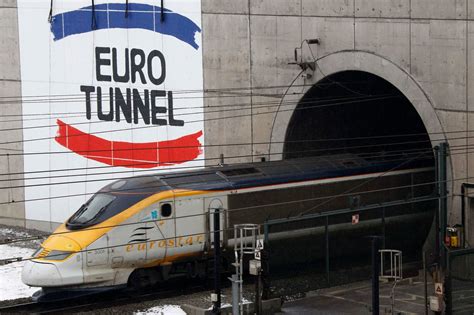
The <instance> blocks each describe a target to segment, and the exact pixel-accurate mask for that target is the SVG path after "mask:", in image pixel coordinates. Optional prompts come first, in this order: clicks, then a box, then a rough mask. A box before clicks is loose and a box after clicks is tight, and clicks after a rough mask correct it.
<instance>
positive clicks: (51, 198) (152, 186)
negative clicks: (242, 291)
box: [0, 159, 406, 205]
mask: <svg viewBox="0 0 474 315" xmlns="http://www.w3.org/2000/svg"><path fill="white" fill-rule="evenodd" d="M403 161H406V159H404V160H403ZM308 163H310V162H308ZM149 176H150V177H151V176H154V175H149ZM158 176H159V175H158ZM201 182H202V181H201V180H200V179H199V180H198V181H197V182H190V183H188V184H193V183H201ZM147 187H150V188H154V187H155V188H159V187H166V184H160V185H149V186H147ZM133 189H135V188H133ZM133 189H123V190H120V189H116V190H114V191H116V192H120V191H127V190H133ZM155 192H156V191H155ZM150 193H151V192H150ZM92 194H93V193H80V194H68V195H59V196H53V197H41V198H33V199H24V200H16V201H9V202H2V203H0V205H5V204H12V203H19V202H32V201H44V200H54V199H60V198H65V197H78V196H90V195H92Z"/></svg>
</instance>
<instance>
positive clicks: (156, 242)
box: [147, 200, 176, 262]
mask: <svg viewBox="0 0 474 315" xmlns="http://www.w3.org/2000/svg"><path fill="white" fill-rule="evenodd" d="M174 207H175V206H174V200H163V201H161V202H158V203H156V204H154V205H153V206H152V207H151V210H150V218H151V219H150V220H149V221H148V224H149V226H150V228H149V229H148V230H147V232H148V238H149V243H148V252H147V261H148V262H153V261H157V262H160V261H161V260H163V259H165V258H166V257H169V256H170V255H173V254H174V248H175V243H176V239H175V238H176V233H175V209H174Z"/></svg>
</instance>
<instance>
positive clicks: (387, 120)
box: [283, 71, 431, 159]
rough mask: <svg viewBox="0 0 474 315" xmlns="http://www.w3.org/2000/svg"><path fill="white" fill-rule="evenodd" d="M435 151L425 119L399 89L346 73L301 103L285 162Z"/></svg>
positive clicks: (324, 83)
mask: <svg viewBox="0 0 474 315" xmlns="http://www.w3.org/2000/svg"><path fill="white" fill-rule="evenodd" d="M430 150H431V142H430V138H429V135H428V133H427V131H426V128H425V126H424V123H423V121H422V119H421V118H420V116H419V115H418V113H417V111H416V109H415V108H414V107H413V105H412V104H411V103H410V101H409V100H408V99H407V98H406V97H405V96H404V95H403V94H402V93H401V92H400V91H399V90H398V89H397V88H396V87H395V86H393V85H392V84H391V83H389V82H387V81H386V80H384V79H382V78H380V77H378V76H376V75H373V74H370V73H367V72H361V71H344V72H339V73H336V74H333V75H330V76H328V77H326V78H324V79H322V80H321V81H319V82H318V83H317V84H316V85H314V86H313V87H312V88H310V89H309V91H308V92H307V93H306V94H305V95H304V96H303V97H302V99H301V100H300V101H299V103H298V105H297V107H296V110H295V111H294V113H293V116H292V118H291V120H290V122H289V125H288V129H287V132H286V139H285V145H284V149H283V157H284V159H289V158H297V157H306V156H319V155H328V154H338V153H356V154H360V153H376V152H379V153H387V154H390V153H392V154H393V153H395V152H400V151H417V152H421V151H426V152H429V151H430Z"/></svg>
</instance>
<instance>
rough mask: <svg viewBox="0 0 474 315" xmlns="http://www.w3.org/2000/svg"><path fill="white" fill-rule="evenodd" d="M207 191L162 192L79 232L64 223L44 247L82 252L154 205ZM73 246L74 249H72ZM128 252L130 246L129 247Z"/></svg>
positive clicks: (44, 243) (46, 241) (47, 240)
mask: <svg viewBox="0 0 474 315" xmlns="http://www.w3.org/2000/svg"><path fill="white" fill-rule="evenodd" d="M208 193H209V192H207V191H200V190H182V189H179V190H168V191H162V192H159V193H157V194H154V195H153V196H150V197H148V198H146V199H143V200H141V201H139V202H138V203H136V204H134V205H133V206H131V207H130V208H128V209H126V210H124V211H122V212H120V213H119V214H117V215H115V216H113V217H111V218H109V219H107V220H105V221H104V222H102V223H99V224H97V225H95V226H91V227H89V228H86V229H84V230H79V231H70V230H68V229H67V228H66V224H65V223H63V224H62V225H61V226H59V227H58V228H57V229H56V231H54V233H53V235H51V236H50V237H48V239H46V240H45V241H44V242H43V244H42V246H43V247H44V248H47V249H56V250H67V251H80V250H82V249H85V248H87V246H89V245H90V244H92V243H93V242H95V241H96V240H97V239H99V238H100V237H101V236H103V235H104V234H105V233H107V232H108V231H110V230H111V229H113V228H114V227H115V226H116V225H120V224H122V223H123V222H124V221H126V220H127V219H129V218H131V217H132V216H134V215H136V214H137V213H139V212H140V211H142V210H143V209H144V208H146V207H148V206H151V205H152V204H154V203H156V202H158V201H160V200H163V199H173V198H175V197H188V196H195V195H203V194H208ZM62 233H67V237H64V236H61V235H54V234H62ZM71 239H73V240H74V241H75V242H74V243H76V242H77V244H74V246H72V245H71V244H72V243H71ZM172 241H173V242H172V244H171V243H169V245H168V246H170V247H173V246H174V240H172ZM70 246H72V247H73V248H74V249H73V248H71V247H70ZM127 251H128V246H127Z"/></svg>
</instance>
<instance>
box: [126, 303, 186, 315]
mask: <svg viewBox="0 0 474 315" xmlns="http://www.w3.org/2000/svg"><path fill="white" fill-rule="evenodd" d="M147 314H159V315H186V313H185V312H184V311H183V310H182V309H181V307H179V306H177V305H163V306H155V307H153V308H150V309H148V310H146V311H140V312H135V315H147Z"/></svg>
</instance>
